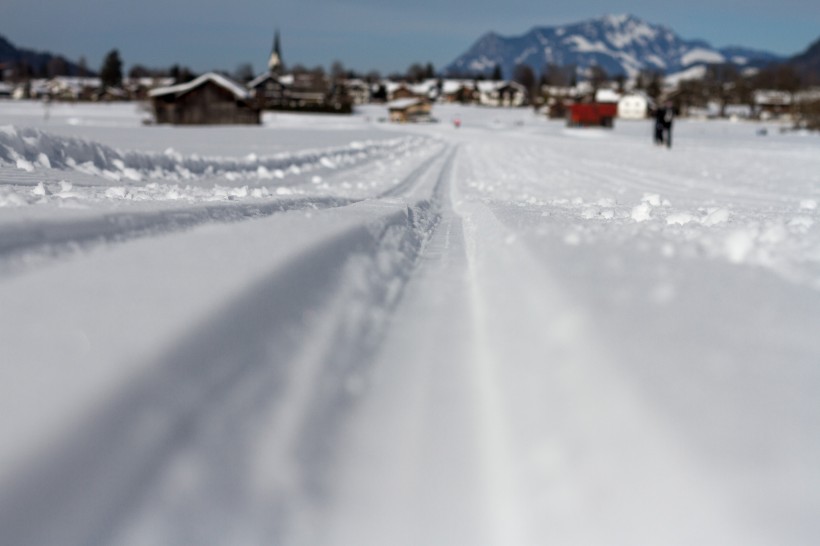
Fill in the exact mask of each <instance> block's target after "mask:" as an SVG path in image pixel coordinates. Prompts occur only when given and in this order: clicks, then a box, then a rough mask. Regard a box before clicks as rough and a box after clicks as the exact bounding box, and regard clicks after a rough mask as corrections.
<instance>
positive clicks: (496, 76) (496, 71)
mask: <svg viewBox="0 0 820 546" xmlns="http://www.w3.org/2000/svg"><path fill="white" fill-rule="evenodd" d="M503 79H504V76H503V75H502V74H501V65H499V64H498V63H496V65H495V67H493V81H496V82H500V81H501V80H503Z"/></svg>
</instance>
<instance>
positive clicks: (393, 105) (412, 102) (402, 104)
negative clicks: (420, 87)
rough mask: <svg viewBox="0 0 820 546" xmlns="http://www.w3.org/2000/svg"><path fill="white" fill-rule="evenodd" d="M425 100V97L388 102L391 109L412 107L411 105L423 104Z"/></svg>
mask: <svg viewBox="0 0 820 546" xmlns="http://www.w3.org/2000/svg"><path fill="white" fill-rule="evenodd" d="M424 102H426V101H425V100H424V99H418V98H410V99H398V100H394V101H392V102H389V103H387V108H388V109H389V110H404V109H405V108H410V107H411V106H415V105H417V104H422V103H424Z"/></svg>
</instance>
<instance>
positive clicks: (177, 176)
mask: <svg viewBox="0 0 820 546" xmlns="http://www.w3.org/2000/svg"><path fill="white" fill-rule="evenodd" d="M425 140H426V139H425V138H424V137H399V138H393V139H386V140H378V141H362V142H352V143H350V144H348V145H346V146H340V147H336V148H329V149H322V150H304V151H299V152H293V153H281V154H277V155H274V156H270V157H258V156H257V155H255V154H250V155H248V156H246V157H244V158H242V159H234V158H219V157H200V156H198V155H190V156H183V155H182V154H180V153H179V152H176V151H175V150H173V149H168V150H166V151H165V152H164V153H162V154H156V153H140V152H133V151H129V152H120V151H117V150H115V149H113V148H110V147H108V146H106V145H104V144H100V143H95V142H88V141H85V140H81V139H77V138H70V137H62V136H55V135H51V134H48V133H44V132H41V131H39V130H37V129H22V128H21V129H18V128H16V127H13V126H3V127H0V164H2V163H5V164H9V165H14V166H16V167H17V168H18V169H21V170H24V171H29V172H31V171H34V170H35V169H36V168H45V169H51V168H54V169H72V170H76V171H79V172H83V173H86V174H91V175H96V176H101V177H103V178H107V179H109V180H114V181H120V180H122V181H126V182H127V181H134V182H139V181H142V180H145V179H151V180H154V181H156V180H169V179H170V180H195V179H198V178H204V177H215V176H227V177H228V178H235V177H242V176H244V177H254V178H263V179H271V178H283V177H284V174H285V173H286V172H287V171H288V170H291V171H293V170H299V169H301V168H304V167H306V166H307V167H311V166H322V167H325V168H328V169H336V168H341V167H346V166H350V165H353V164H356V163H360V162H362V161H366V160H369V159H373V158H375V157H378V156H381V155H385V154H389V153H402V152H403V151H406V150H409V149H412V148H414V147H417V146H418V145H419V144H421V143H422V142H424V141H425Z"/></svg>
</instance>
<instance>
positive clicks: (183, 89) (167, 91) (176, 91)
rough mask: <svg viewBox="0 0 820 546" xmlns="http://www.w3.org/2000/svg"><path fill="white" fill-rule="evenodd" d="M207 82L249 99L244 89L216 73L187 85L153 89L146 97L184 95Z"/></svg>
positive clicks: (210, 73) (237, 96) (204, 75)
mask: <svg viewBox="0 0 820 546" xmlns="http://www.w3.org/2000/svg"><path fill="white" fill-rule="evenodd" d="M209 81H210V82H213V83H215V84H216V85H218V86H220V87H222V88H224V89H227V90H228V91H230V92H231V93H233V95H234V96H235V97H236V98H238V99H248V98H249V97H250V95H249V94H248V90H247V89H245V88H244V87H242V86H241V85H240V84H238V83H236V82H235V81H233V80H231V79H229V78H226V77H225V76H223V75H221V74H217V73H216V72H208V73H207V74H203V75H201V76H200V77H198V78H196V79H195V80H192V81H190V82H188V83H181V84H178V85H172V86H169V87H159V88H157V89H153V90H151V91H149V92H148V95H149V96H151V97H161V96H163V95H184V94H185V93H187V92H189V91H191V90H192V89H196V88H197V87H199V86H200V85H202V84H204V83H206V82H209Z"/></svg>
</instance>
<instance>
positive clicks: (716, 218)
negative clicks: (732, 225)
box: [700, 209, 731, 227]
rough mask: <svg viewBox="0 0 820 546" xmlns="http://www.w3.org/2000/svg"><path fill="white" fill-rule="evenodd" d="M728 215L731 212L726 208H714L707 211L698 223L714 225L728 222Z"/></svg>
mask: <svg viewBox="0 0 820 546" xmlns="http://www.w3.org/2000/svg"><path fill="white" fill-rule="evenodd" d="M730 216H731V213H730V212H729V211H728V210H726V209H715V210H711V211H709V214H707V215H706V217H705V218H703V219H702V220H701V221H700V223H701V224H703V225H704V226H708V227H711V226H716V225H718V224H722V223H724V222H728V221H729V217H730Z"/></svg>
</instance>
